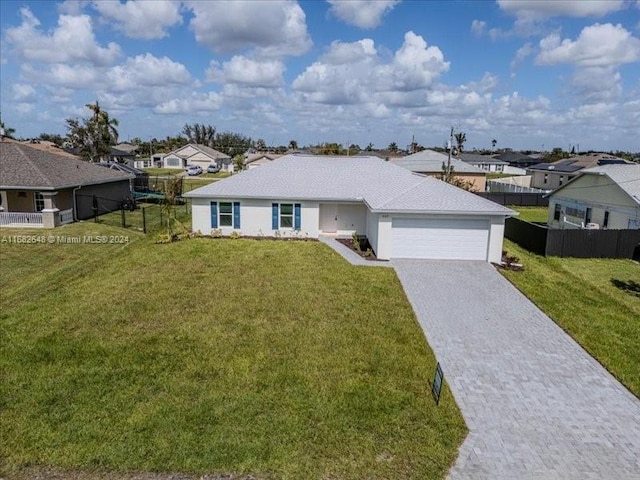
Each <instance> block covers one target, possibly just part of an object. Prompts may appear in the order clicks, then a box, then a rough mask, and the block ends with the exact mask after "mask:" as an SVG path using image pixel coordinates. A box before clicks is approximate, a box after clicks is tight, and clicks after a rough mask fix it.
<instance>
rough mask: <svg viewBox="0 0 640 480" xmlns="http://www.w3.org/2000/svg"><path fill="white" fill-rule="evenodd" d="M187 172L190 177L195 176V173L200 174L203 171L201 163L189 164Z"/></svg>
mask: <svg viewBox="0 0 640 480" xmlns="http://www.w3.org/2000/svg"><path fill="white" fill-rule="evenodd" d="M186 172H187V175H189V176H190V177H193V176H194V175H200V174H201V173H202V167H201V166H200V165H189V166H188V167H187V170H186Z"/></svg>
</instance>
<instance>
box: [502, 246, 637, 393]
mask: <svg viewBox="0 0 640 480" xmlns="http://www.w3.org/2000/svg"><path fill="white" fill-rule="evenodd" d="M505 248H506V249H507V251H508V252H509V253H510V254H515V255H516V256H517V257H519V258H520V261H521V263H522V264H523V265H524V268H525V270H524V271H523V272H512V271H504V272H503V273H504V275H505V276H506V277H507V278H508V279H509V280H511V281H512V282H513V283H514V284H515V285H516V286H517V287H518V288H519V289H520V290H521V291H522V292H524V294H525V295H526V296H527V297H529V298H530V299H531V300H532V301H533V302H535V303H536V305H538V306H539V307H540V308H541V309H542V310H543V311H544V312H546V313H547V314H548V315H549V316H550V317H551V318H553V319H554V320H555V321H556V323H558V325H560V327H562V328H563V329H564V330H565V331H566V332H568V333H569V334H570V335H571V336H572V337H573V338H574V339H575V340H576V341H577V342H578V343H580V345H582V346H583V347H584V348H585V349H586V350H587V351H588V352H589V353H590V354H591V355H593V356H594V357H595V358H596V359H597V360H598V361H599V362H600V363H602V364H603V365H604V366H605V367H606V368H607V369H608V370H609V371H610V372H611V373H612V374H613V375H614V376H615V377H616V378H618V379H619V380H620V381H621V382H622V383H623V384H624V385H626V386H627V388H629V390H630V391H631V392H633V393H634V394H635V395H636V396H638V397H640V348H639V346H640V265H638V263H637V262H634V261H632V260H614V259H594V258H590V259H582V258H558V257H548V258H545V257H540V256H538V255H533V254H531V253H529V252H527V251H526V250H524V249H522V248H520V247H519V246H518V245H516V244H514V243H512V242H509V241H505Z"/></svg>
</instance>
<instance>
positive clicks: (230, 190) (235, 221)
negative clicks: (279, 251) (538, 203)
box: [184, 155, 515, 262]
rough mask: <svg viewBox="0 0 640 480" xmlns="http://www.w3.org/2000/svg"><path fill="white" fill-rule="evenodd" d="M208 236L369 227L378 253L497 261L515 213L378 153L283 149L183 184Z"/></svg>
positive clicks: (347, 231) (197, 224)
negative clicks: (198, 183)
mask: <svg viewBox="0 0 640 480" xmlns="http://www.w3.org/2000/svg"><path fill="white" fill-rule="evenodd" d="M184 196H185V197H189V198H191V199H192V228H193V230H194V231H200V232H202V233H204V234H206V235H208V234H210V233H212V232H213V231H219V232H220V233H221V234H222V235H231V234H232V233H233V232H238V233H240V234H242V235H248V236H267V237H289V236H291V237H302V238H305V237H309V238H318V236H319V235H322V234H329V235H339V236H342V235H346V236H349V235H351V234H353V233H356V234H358V235H366V237H367V239H368V240H369V242H370V244H371V246H372V249H373V250H374V252H375V254H376V255H377V257H378V258H379V259H384V260H386V259H391V258H434V259H465V260H485V261H487V260H488V261H491V262H499V261H500V260H501V255H502V240H503V234H504V220H505V217H508V216H511V215H514V214H515V212H513V211H512V210H510V209H508V208H505V207H503V206H501V205H498V204H496V203H493V202H490V201H488V200H485V199H483V198H481V197H480V196H478V195H475V194H473V193H469V192H466V191H464V190H462V189H460V188H457V187H454V186H452V185H449V184H447V183H445V182H442V181H440V180H436V179H435V178H432V177H428V176H424V175H418V174H415V173H413V172H411V171H409V170H407V169H405V168H401V167H398V166H397V165H394V164H393V163H391V162H385V161H384V160H381V159H379V158H377V157H334V156H313V155H286V156H283V157H281V158H279V159H278V161H275V162H270V163H268V164H265V165H264V166H262V167H260V168H254V169H252V170H249V171H247V172H244V173H242V174H241V175H234V176H232V177H229V178H226V179H224V180H220V181H218V182H214V183H212V184H210V185H207V186H204V187H201V188H198V189H196V190H192V191H190V192H187V193H186V194H185V195H184Z"/></svg>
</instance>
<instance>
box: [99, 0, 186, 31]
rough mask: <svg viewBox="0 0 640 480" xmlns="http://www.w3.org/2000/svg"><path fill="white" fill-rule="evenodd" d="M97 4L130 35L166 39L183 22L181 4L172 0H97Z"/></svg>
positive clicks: (104, 15)
mask: <svg viewBox="0 0 640 480" xmlns="http://www.w3.org/2000/svg"><path fill="white" fill-rule="evenodd" d="M93 7H94V8H95V9H96V10H97V11H98V12H99V13H100V14H101V15H102V16H103V17H104V18H106V19H108V20H113V21H114V22H115V27H116V28H117V29H118V30H120V31H122V32H123V33H124V34H125V35H126V36H127V37H130V38H143V39H146V40H151V39H158V38H163V37H166V36H167V35H168V33H167V29H168V28H169V27H172V26H174V25H178V24H181V23H182V16H181V15H180V3H177V2H172V1H170V0H146V1H132V0H128V1H127V2H125V3H120V2H119V1H118V2H113V1H104V0H101V1H94V2H93Z"/></svg>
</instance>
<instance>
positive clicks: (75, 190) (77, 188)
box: [73, 185, 82, 222]
mask: <svg viewBox="0 0 640 480" xmlns="http://www.w3.org/2000/svg"><path fill="white" fill-rule="evenodd" d="M81 188H82V185H78V186H77V187H75V188H74V189H73V221H74V222H77V221H78V215H77V214H76V210H77V207H78V202H77V201H76V192H77V191H78V190H80V189H81Z"/></svg>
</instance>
